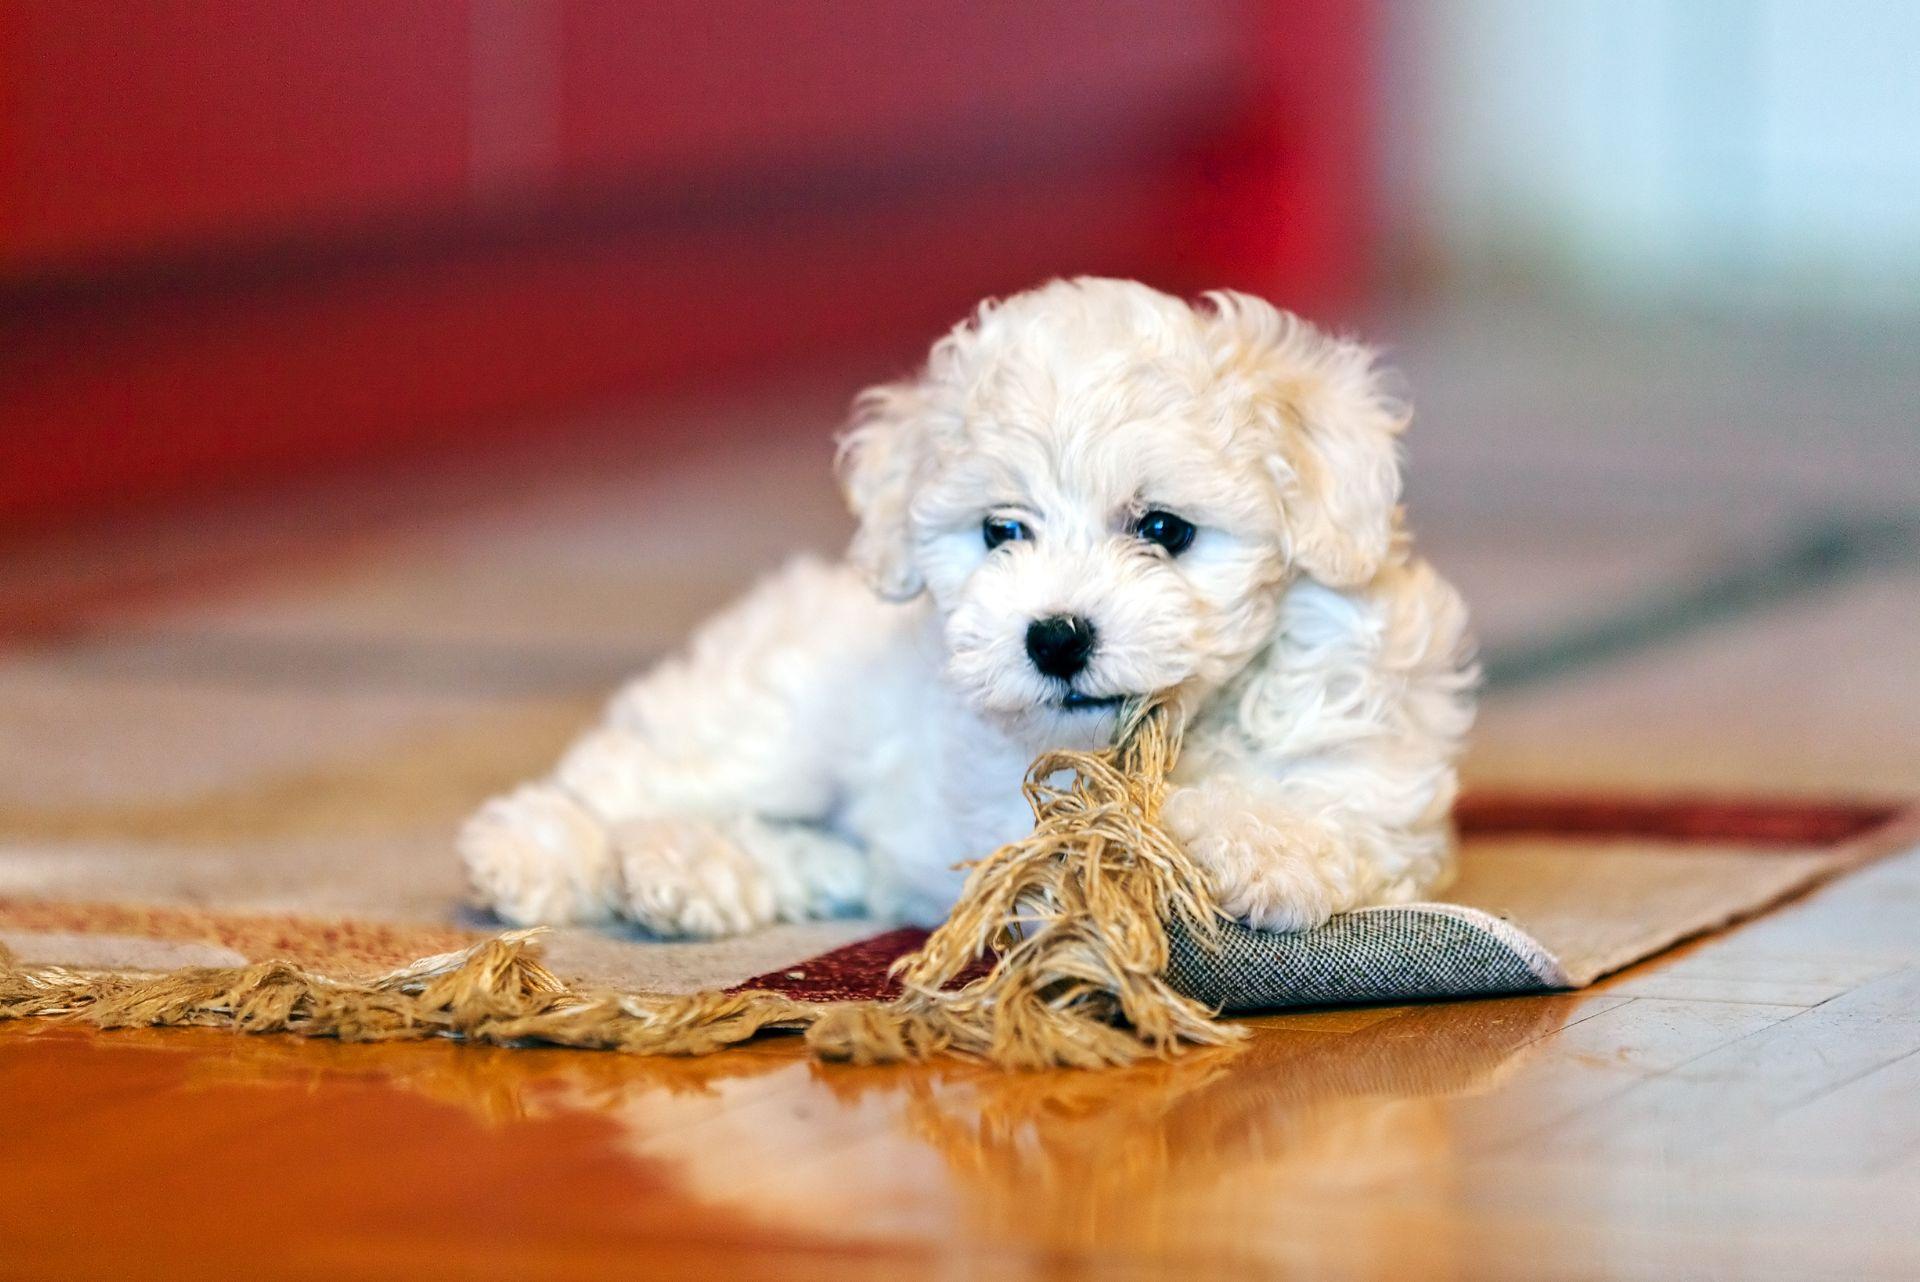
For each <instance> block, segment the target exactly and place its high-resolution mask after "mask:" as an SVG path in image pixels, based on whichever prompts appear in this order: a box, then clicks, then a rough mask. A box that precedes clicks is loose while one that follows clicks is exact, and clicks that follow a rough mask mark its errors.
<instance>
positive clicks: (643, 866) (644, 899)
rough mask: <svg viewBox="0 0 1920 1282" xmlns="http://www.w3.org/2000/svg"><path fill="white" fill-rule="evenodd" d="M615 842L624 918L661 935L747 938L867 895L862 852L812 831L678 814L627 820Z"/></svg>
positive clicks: (836, 910) (843, 907) (855, 903)
mask: <svg viewBox="0 0 1920 1282" xmlns="http://www.w3.org/2000/svg"><path fill="white" fill-rule="evenodd" d="M612 837H613V842H612V844H613V850H614V857H615V860H616V862H617V863H618V865H619V868H620V873H621V881H622V884H623V885H624V887H625V899H624V908H625V911H626V913H627V915H628V916H630V917H631V918H632V919H633V920H634V921H635V922H637V923H639V924H640V925H642V926H644V927H646V928H647V929H648V930H651V931H654V932H655V933H657V934H662V935H671V936H683V937H687V938H695V939H709V938H713V937H716V936H720V935H734V934H740V933H743V932H745V931H749V930H756V929H758V928H760V927H762V926H766V925H770V924H772V923H773V922H776V921H805V920H807V919H809V918H815V917H831V916H835V915H838V914H840V913H845V912H849V911H852V910H853V909H856V908H858V907H859V906H860V904H861V903H862V902H864V899H865V895H866V885H867V862H866V857H865V855H864V854H862V852H861V851H860V850H859V849H858V848H856V847H855V846H853V845H852V844H850V843H848V842H845V841H842V840H841V839H839V838H838V837H835V836H833V835H832V834H830V833H827V832H824V831H822V830H820V829H818V828H815V827H813V826H811V825H807V824H796V823H780V822H773V821H768V820H765V819H760V818H757V817H755V816H751V815H746V816H740V817H737V818H734V819H730V820H713V819H703V818H699V817H694V816H674V817H665V818H656V819H634V820H629V821H627V822H626V823H623V824H619V825H616V826H615V827H614V829H613V833H612Z"/></svg>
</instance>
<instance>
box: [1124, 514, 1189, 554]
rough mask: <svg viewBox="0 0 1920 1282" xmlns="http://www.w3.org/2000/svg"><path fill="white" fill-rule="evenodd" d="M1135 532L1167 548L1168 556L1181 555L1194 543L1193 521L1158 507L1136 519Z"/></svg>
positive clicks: (1148, 540)
mask: <svg viewBox="0 0 1920 1282" xmlns="http://www.w3.org/2000/svg"><path fill="white" fill-rule="evenodd" d="M1133 532H1134V533H1135V534H1137V535H1139V536H1140V537H1141V538H1143V539H1145V540H1146V541H1147V542H1149V543H1157V544H1159V545H1160V546H1161V547H1163V548H1165V549H1166V550H1167V555H1168V556H1179V555H1180V554H1181V553H1182V552H1185V551H1186V550H1187V548H1189V547H1190V546H1192V544H1193V522H1192V521H1188V520H1184V519H1182V518H1181V517H1177V516H1175V515H1174V514H1173V513H1171V512H1162V511H1159V510H1158V509H1155V510H1154V511H1152V512H1149V513H1147V514H1146V515H1145V516H1143V517H1141V518H1140V519H1139V520H1137V521H1135V522H1134V523H1133Z"/></svg>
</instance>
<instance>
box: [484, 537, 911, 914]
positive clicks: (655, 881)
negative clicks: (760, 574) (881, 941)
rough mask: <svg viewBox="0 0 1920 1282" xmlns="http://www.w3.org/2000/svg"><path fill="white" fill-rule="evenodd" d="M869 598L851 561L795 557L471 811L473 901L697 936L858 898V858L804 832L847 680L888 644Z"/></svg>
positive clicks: (822, 785) (820, 816) (828, 798)
mask: <svg viewBox="0 0 1920 1282" xmlns="http://www.w3.org/2000/svg"><path fill="white" fill-rule="evenodd" d="M879 608H880V607H879V605H878V603H877V602H876V601H874V599H873V598H872V596H871V594H870V593H868V592H867V591H866V589H865V588H864V587H863V586H862V585H860V584H859V583H858V582H857V581H856V580H854V579H853V578H852V577H851V576H850V575H849V574H847V573H845V572H844V571H838V570H832V569H828V568H826V567H823V566H820V565H818V564H817V563H812V562H800V563H797V564H795V565H794V566H791V567H789V568H788V569H787V570H786V571H784V572H783V573H781V574H779V575H776V576H775V577H774V578H773V579H771V580H769V581H768V582H767V583H765V584H763V585H761V586H760V587H759V588H758V589H756V590H755V591H754V592H752V593H750V594H749V595H748V596H747V597H746V598H744V599H743V600H742V601H740V602H739V603H738V604H736V605H735V606H733V607H732V608H730V609H729V610H727V611H725V612H724V613H722V614H721V615H719V616H718V617H716V618H715V619H714V620H712V621H711V622H710V623H708V624H707V625H706V626H705V627H704V628H703V629H702V630H701V631H700V632H699V633H698V634H696V636H695V637H694V639H693V641H692V644H691V645H690V647H689V650H688V653H687V654H686V655H685V656H683V657H680V658H677V659H673V660H670V661H668V662H666V663H663V664H661V665H660V666H659V667H658V668H656V669H655V670H654V671H652V672H650V673H649V674H647V675H646V676H644V677H641V678H640V679H638V680H636V681H634V682H632V683H631V684H629V685H628V686H627V687H626V688H625V689H623V690H622V691H621V692H620V693H619V694H618V695H617V696H616V697H615V698H614V699H613V701H612V702H611V704H610V705H609V707H608V709H607V714H606V716H605V718H604V720H603V722H602V724H601V725H600V726H599V727H597V728H596V729H594V730H593V731H591V732H589V733H588V734H587V735H585V736H583V737H582V738H581V739H580V741H579V742H577V743H576V744H575V745H574V746H573V747H572V748H571V749H569V751H568V752H567V753H566V755H565V757H564V758H563V759H562V760H561V762H560V765H559V767H558V769H557V770H556V771H555V773H554V775H553V777H552V779H550V780H548V781H546V782H544V783H541V784H535V785H531V786H530V787H529V788H523V789H521V790H520V791H519V792H516V793H514V794H511V795H509V796H508V797H505V798H502V799H500V800H498V801H495V802H493V803H490V804H489V805H488V806H487V807H485V808H484V809H483V810H482V811H481V812H480V813H479V814H478V815H476V816H475V817H474V819H473V820H472V821H470V822H469V824H468V826H467V829H466V830H465V831H464V832H463V834H462V838H461V851H462V853H463V855H465V856H466V858H467V863H468V867H469V869H470V870H471V871H472V874H473V877H474V880H475V883H476V885H478V886H479V887H480V889H481V892H482V894H483V895H486V896H488V897H489V898H490V899H491V901H492V902H494V903H495V904H496V905H498V907H499V909H500V911H501V913H502V915H503V916H507V917H508V918H509V919H510V920H516V921H594V920H602V919H604V918H606V917H607V916H609V915H611V914H613V913H614V912H620V913H625V914H627V915H629V916H632V917H634V918H635V919H636V920H638V921H640V922H641V923H642V924H644V925H646V926H648V927H649V928H651V929H655V930H658V931H660V932H662V933H673V934H681V933H688V934H699V935H712V934H718V933H725V932H727V931H736V930H745V929H750V928H752V927H754V926H758V925H764V924H766V923H767V922H769V921H772V920H776V919H779V918H783V917H798V916H805V915H808V914H810V913H812V912H815V911H838V910H839V909H841V908H842V907H844V906H845V904H846V902H847V901H848V900H850V899H851V900H856V901H857V899H858V896H859V893H860V892H859V890H858V889H857V887H856V886H855V883H857V882H858V881H859V879H860V877H859V873H860V871H861V870H860V869H859V868H858V867H857V866H856V865H857V864H858V861H859V854H858V852H857V851H855V850H854V849H853V848H852V847H851V846H848V845H847V844H846V843H844V842H837V841H835V840H834V839H833V838H831V837H830V836H828V835H827V834H826V833H824V832H822V831H819V830H817V828H815V827H814V826H813V825H816V824H818V823H820V822H823V821H824V820H825V818H826V816H827V814H828V812H829V810H830V809H831V806H832V801H833V794H834V778H835V769H836V766H837V765H838V763H839V760H840V756H841V754H842V753H843V752H844V751H846V744H845V738H846V735H845V726H846V724H847V717H846V712H845V700H846V699H847V698H848V697H849V696H848V693H847V685H848V680H849V676H850V674H857V673H858V672H859V671H861V668H862V665H869V666H870V656H869V655H866V654H863V652H862V650H863V646H864V647H866V648H870V647H872V646H874V645H879V644H884V638H885V636H886V632H887V629H886V627H885V626H884V624H882V623H881V622H879V621H876V620H875V619H874V618H873V617H872V616H873V614H874V613H875V612H876V611H877V610H878V609H879ZM850 887H853V888H850Z"/></svg>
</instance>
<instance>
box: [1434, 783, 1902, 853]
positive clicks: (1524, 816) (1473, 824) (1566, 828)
mask: <svg viewBox="0 0 1920 1282" xmlns="http://www.w3.org/2000/svg"><path fill="white" fill-rule="evenodd" d="M1902 809H1903V807H1901V806H1898V805H1892V804H1889V803H1886V802H1875V801H1850V800H1839V801H1834V800H1827V801H1814V800H1798V799H1793V798H1752V797H1708V796H1698V797H1661V798H1634V797H1591V796H1579V795H1576V794H1565V795H1559V796H1556V795H1553V794H1542V795H1514V794H1504V795H1503V794H1499V793H1493V794H1489V795H1487V796H1477V795H1471V794H1470V795H1468V796H1466V797H1463V798H1461V799H1460V802H1459V804H1458V805H1456V806H1455V807H1454V821H1455V822H1456V823H1457V824H1458V825H1459V826H1460V835H1461V836H1462V837H1470V838H1487V837H1506V836H1522V835H1525V836H1550V837H1590V838H1593V839H1596V840H1606V839H1611V838H1623V837H1645V838H1653V839H1657V840H1664V841H1671V842H1674V843H1676V844H1681V845H1685V844H1708V843H1724V844H1726V845H1739V846H1762V847H1765V846H1786V847H1798V848H1800V849H1805V848H1807V847H1809V846H1813V847H1820V846H1832V845H1837V844H1838V843H1840V842H1843V841H1851V840H1853V839H1854V838H1856V837H1864V836H1865V835H1866V834H1868V833H1870V832H1872V831H1873V830H1874V829H1876V828H1880V827H1883V826H1884V825H1886V824H1887V823H1889V822H1891V821H1892V820H1893V819H1894V817H1895V816H1897V815H1899V814H1900V813H1901V811H1902Z"/></svg>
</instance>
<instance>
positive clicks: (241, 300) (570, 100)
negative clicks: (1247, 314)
mask: <svg viewBox="0 0 1920 1282" xmlns="http://www.w3.org/2000/svg"><path fill="white" fill-rule="evenodd" d="M1372 14H1373V6H1372V4H1371V3H1370V2H1360V0H977V2H975V3H966V4H955V3H951V2H950V0H865V2H863V3H844V4H831V5H825V4H817V3H812V2H810V0H648V2H647V3H631V2H630V0H410V2H408V3H390V2H389V0H335V2H331V3H326V4H315V3H312V2H311V0H225V2H223V3H219V4H212V3H206V2H205V0H142V2H141V3H138V4H128V3H124V0H59V3H49V4H38V3H28V2H26V0H0V535H4V534H5V533H6V532H8V531H14V532H21V531H32V530H40V529H46V528H50V527H55V526H58V525H60V524H61V523H65V522H70V521H74V520H84V519H87V518H89V517H90V516H91V515H92V514H96V513H99V512H102V511H111V510H117V509H120V508H124V507H126V506H128V505H132V504H136V503H143V502H151V501H160V500H165V499H170V498H179V497H189V496H193V495H196V494H200V493H205V492H209V491H213V490H218V489H221V488H226V487H233V486H241V485H258V484H264V483H268V482H271V481H274V480H275V479H277V478H282V477H286V476H294V475H302V474H305V473H309V472H312V471H314V470H317V469H322V468H352V467H362V466H367V465H369V464H378V463H381V462H384V461H387V460H392V459H397V458H400V457H403V456H405V455H408V454H413V455H420V456H426V457H434V456H438V455H442V454H447V453H449V452H451V451H455V450H459V451H467V450H470V449H471V448H472V447H473V446H474V445H475V444H477V443H480V442H483V441H485V440H486V439H487V438H488V437H489V436H490V435H497V434H501V433H525V432H537V431H551V430H558V425H560V424H563V423H564V422H566V420H567V416H568V415H570V414H573V413H574V412H576V411H578V410H580V409H582V408H584V407H590V406H593V405H596V404H605V403H618V402H620V401H621V400H623V399H627V398H632V397H634V396H636V395H640V394H643V393H649V392H657V391H660V390H663V389H670V388H675V387H681V386H685V385H688V384H689V383H694V382H698V381H700V380H703V379H715V378H720V377H728V378H734V379H738V378H741V377H753V376H755V375H757V374H760V373H763V372H765V371H767V370H770V369H774V368H776V367H782V366H792V365H794V364H797V363H805V362H808V361H817V360H820V359H822V358H823V357H824V356H826V355H828V354H831V353H834V352H836V351H837V352H841V353H849V352H861V353H864V356H863V357H862V359H863V360H865V361H866V362H867V363H868V366H869V368H871V370H872V372H873V374H874V375H876V376H884V375H889V374H891V373H893V372H894V371H895V370H896V369H898V368H899V367H900V366H901V365H904V364H906V363H909V362H911V361H913V360H914V359H916V358H917V357H918V356H919V355H920V354H921V353H923V352H924V350H925V345H926V343H927V341H928V340H929V339H930V338H931V337H932V336H933V335H934V334H935V333H937V332H938V331H939V330H940V329H942V328H944V327H945V326H946V325H948V324H950V323H952V321H954V320H955V319H957V318H958V317H959V316H960V315H962V314H964V312H965V310H966V309H967V308H968V307H969V306H970V305H971V304H972V303H973V302H974V301H975V300H977V299H978V298H979V297H981V296H982V295H986V294H991V293H1001V292H1006V291H1009V290H1014V289H1018V288H1021V287H1024V286H1026V285H1029V284H1032V283H1035V282H1037V281H1038V280H1041V279H1044V278H1047V277H1050V276H1055V275H1066V274H1073V273H1080V272H1096V273H1111V274H1125V275H1138V276H1141V277H1145V278H1147V279H1150V280H1154V281H1157V282H1160V283H1162V284H1165V285H1167V286H1169V287H1172V288H1178V289H1188V288H1195V287H1205V286H1213V285H1235V286H1240V287H1243V288H1251V289H1256V290H1261V291H1264V292H1270V293H1274V294H1277V295H1279V296H1281V297H1283V298H1286V299H1288V300H1290V301H1293V302H1295V303H1296V304H1298V305H1301V306H1304V307H1307V308H1309V309H1313V310H1319V311H1328V310H1339V309H1341V308H1343V307H1346V306H1350V305H1351V304H1352V303H1353V302H1354V301H1355V300H1356V299H1357V298H1358V297H1360V296H1361V294H1362V293H1363V291H1364V288H1365V285H1366V283H1367V279H1368V276H1369V269H1370V264H1371V253H1372V238H1371V228H1372V219H1371V213H1372V197H1373V178H1374V172H1375V165H1374V153H1373V146H1372V143H1373V138H1374V128H1373V114H1372V105H1373V102H1374V88H1375V86H1374V81H1373V53H1374V49H1375V43H1374V36H1375V28H1374V24H1373V21H1372ZM808 426H809V427H810V428H813V429H814V430H817V425H808Z"/></svg>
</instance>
